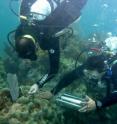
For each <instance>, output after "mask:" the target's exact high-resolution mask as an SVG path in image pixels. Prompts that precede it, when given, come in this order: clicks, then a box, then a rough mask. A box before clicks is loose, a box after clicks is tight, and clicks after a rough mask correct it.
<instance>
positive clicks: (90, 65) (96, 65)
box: [83, 55, 105, 82]
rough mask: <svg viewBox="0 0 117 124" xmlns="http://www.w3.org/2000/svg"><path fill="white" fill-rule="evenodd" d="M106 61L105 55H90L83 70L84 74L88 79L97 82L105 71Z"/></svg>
mask: <svg viewBox="0 0 117 124" xmlns="http://www.w3.org/2000/svg"><path fill="white" fill-rule="evenodd" d="M104 61H105V57H104V56H103V55H98V56H91V57H89V58H88V59H87V61H86V63H85V65H86V68H85V69H84V71H83V72H84V75H85V76H86V77H87V78H88V79H90V80H92V81H94V82H97V81H98V80H99V79H100V78H101V76H102V74H103V73H102V72H104V69H105V63H104Z"/></svg>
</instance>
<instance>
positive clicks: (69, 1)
mask: <svg viewBox="0 0 117 124" xmlns="http://www.w3.org/2000/svg"><path fill="white" fill-rule="evenodd" d="M86 1H87V0H58V1H57V0H23V1H22V2H21V7H20V21H21V24H20V25H19V26H18V27H17V29H16V32H15V49H16V52H17V53H18V56H19V57H21V58H23V59H30V60H33V61H34V60H36V59H37V55H36V44H37V43H38V44H39V46H40V48H41V49H42V50H47V51H48V54H49V61H50V70H49V72H48V73H47V74H45V75H44V76H43V77H42V78H41V79H40V80H39V81H37V83H35V84H34V85H33V86H32V87H31V89H30V91H29V94H33V93H35V92H37V91H38V89H39V88H41V87H43V85H44V84H45V83H46V82H47V81H49V80H50V79H52V78H53V77H54V76H55V74H56V73H57V72H58V69H59V57H60V49H59V37H56V36H55V34H56V33H57V32H59V31H61V30H62V29H64V28H66V27H67V26H68V25H69V24H71V23H72V22H73V21H75V20H76V19H77V18H78V17H79V16H80V15H81V14H80V13H81V9H82V8H83V6H84V5H85V4H86Z"/></svg>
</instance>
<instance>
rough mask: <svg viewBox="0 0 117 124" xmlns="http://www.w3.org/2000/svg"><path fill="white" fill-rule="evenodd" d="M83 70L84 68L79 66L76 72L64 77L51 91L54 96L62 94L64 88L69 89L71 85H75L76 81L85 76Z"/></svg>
mask: <svg viewBox="0 0 117 124" xmlns="http://www.w3.org/2000/svg"><path fill="white" fill-rule="evenodd" d="M83 70H84V66H79V67H78V68H76V69H75V70H73V71H71V72H69V73H67V74H66V75H64V76H63V77H62V79H61V80H60V82H59V83H58V84H57V85H56V86H55V87H54V88H53V89H52V90H51V93H52V94H53V95H56V94H57V93H58V92H60V91H61V90H62V89H63V88H65V87H67V86H68V85H70V84H71V83H73V81H74V80H76V79H78V78H80V77H81V76H83Z"/></svg>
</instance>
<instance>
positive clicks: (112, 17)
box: [0, 0, 117, 55]
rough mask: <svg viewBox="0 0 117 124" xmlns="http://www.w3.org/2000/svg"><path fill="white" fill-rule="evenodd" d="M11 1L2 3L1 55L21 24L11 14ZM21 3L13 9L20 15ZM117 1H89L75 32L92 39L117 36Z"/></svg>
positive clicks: (13, 4) (0, 24)
mask: <svg viewBox="0 0 117 124" xmlns="http://www.w3.org/2000/svg"><path fill="white" fill-rule="evenodd" d="M9 1H10V0H1V2H0V46H1V48H0V55H2V54H3V53H4V52H3V51H4V50H3V49H4V44H5V42H7V39H6V36H7V33H8V32H9V31H11V30H13V29H15V28H16V26H17V25H18V24H19V20H18V18H17V17H16V16H15V15H14V14H13V13H12V12H11V10H10V7H9ZM19 5H20V1H19V0H15V1H14V2H13V3H12V8H13V9H14V10H15V11H16V13H18V10H19ZM116 5H117V0H88V2H87V5H85V7H84V8H83V10H82V17H81V19H80V21H78V22H77V21H76V22H75V26H74V27H75V30H77V31H76V33H78V35H80V37H82V38H85V39H87V38H89V37H92V36H93V34H94V33H99V34H105V33H107V32H112V33H113V34H114V35H116V34H117V28H116V26H117V8H116Z"/></svg>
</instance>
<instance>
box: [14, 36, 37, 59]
mask: <svg viewBox="0 0 117 124" xmlns="http://www.w3.org/2000/svg"><path fill="white" fill-rule="evenodd" d="M15 47H16V52H17V53H18V56H19V57H21V58H24V59H30V60H36V59H37V55H36V45H35V39H34V38H33V37H32V36H31V35H23V36H21V37H19V38H18V39H17V40H16V41H15Z"/></svg>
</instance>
